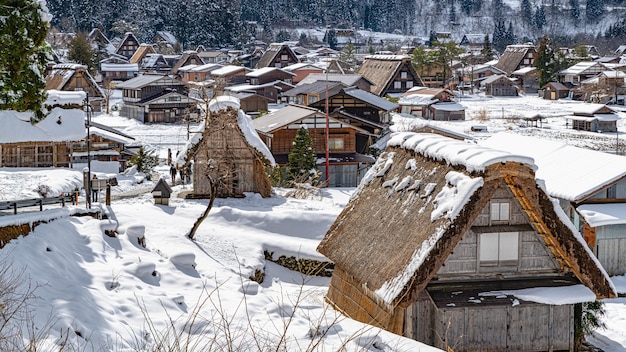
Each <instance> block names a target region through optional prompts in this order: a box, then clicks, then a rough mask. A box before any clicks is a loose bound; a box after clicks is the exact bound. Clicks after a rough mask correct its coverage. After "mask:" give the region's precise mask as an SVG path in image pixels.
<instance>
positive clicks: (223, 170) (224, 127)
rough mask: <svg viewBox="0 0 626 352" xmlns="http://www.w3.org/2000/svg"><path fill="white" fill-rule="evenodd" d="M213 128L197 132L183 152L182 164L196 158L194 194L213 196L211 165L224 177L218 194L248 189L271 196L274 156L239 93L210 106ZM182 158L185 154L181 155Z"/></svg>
mask: <svg viewBox="0 0 626 352" xmlns="http://www.w3.org/2000/svg"><path fill="white" fill-rule="evenodd" d="M209 109H210V110H211V114H210V115H209V121H207V125H206V126H207V127H206V128H210V130H208V131H205V132H204V133H202V134H200V133H199V134H196V137H195V138H196V139H195V140H192V142H191V143H190V145H192V148H190V149H189V150H188V151H186V152H184V153H181V155H184V157H183V158H182V159H183V160H179V162H178V164H179V165H188V164H189V162H190V161H191V160H193V177H192V178H193V193H192V195H191V197H194V198H198V197H207V198H209V197H210V196H211V185H210V183H209V180H208V178H207V176H206V175H207V168H209V167H210V168H213V169H214V170H216V171H215V174H214V175H213V176H214V177H220V178H222V180H221V182H220V184H219V186H218V189H217V197H221V198H225V197H243V196H245V195H244V193H246V192H255V193H259V194H260V195H261V196H263V197H269V196H270V193H271V190H272V185H271V182H270V179H269V176H268V175H267V172H266V170H267V168H269V167H271V166H273V165H274V159H273V157H272V154H271V153H270V152H269V150H268V149H267V148H266V147H265V144H263V142H262V141H261V140H260V139H259V136H258V135H257V134H256V133H255V132H254V128H253V127H252V125H251V124H252V120H251V119H250V117H249V116H247V115H246V114H244V113H243V112H242V111H241V110H240V109H239V100H238V99H237V98H235V97H229V96H219V97H217V98H216V100H215V101H212V102H211V105H210V106H209ZM179 159H181V158H179Z"/></svg>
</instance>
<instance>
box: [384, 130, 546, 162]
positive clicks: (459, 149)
mask: <svg viewBox="0 0 626 352" xmlns="http://www.w3.org/2000/svg"><path fill="white" fill-rule="evenodd" d="M387 146H398V147H402V148H405V149H409V150H413V151H415V152H417V153H420V154H422V155H424V156H427V157H430V158H433V159H435V160H445V161H446V162H447V163H448V164H450V165H461V166H464V167H465V168H466V169H467V170H468V171H470V172H473V171H484V170H485V168H486V167H488V166H490V165H493V164H497V163H505V162H518V163H520V164H525V165H528V166H529V167H530V168H532V169H534V170H536V169H537V167H536V166H535V163H534V160H533V159H532V158H531V157H528V156H524V154H517V153H510V152H506V151H503V150H498V149H492V148H487V147H485V146H482V145H478V144H473V143H467V142H463V141H459V140H456V139H451V138H447V137H444V136H440V135H436V134H428V133H411V132H396V133H394V134H393V135H392V137H391V139H389V142H387Z"/></svg>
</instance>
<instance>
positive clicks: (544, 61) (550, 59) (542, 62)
mask: <svg viewBox="0 0 626 352" xmlns="http://www.w3.org/2000/svg"><path fill="white" fill-rule="evenodd" d="M554 62H555V55H554V48H553V45H552V40H550V38H548V36H547V35H544V36H543V38H541V40H540V41H539V46H538V47H537V56H536V57H535V67H536V68H537V71H538V72H539V87H540V88H543V86H545V85H546V84H547V83H549V82H550V81H551V80H552V78H553V76H554V74H555V72H554V70H555V67H554Z"/></svg>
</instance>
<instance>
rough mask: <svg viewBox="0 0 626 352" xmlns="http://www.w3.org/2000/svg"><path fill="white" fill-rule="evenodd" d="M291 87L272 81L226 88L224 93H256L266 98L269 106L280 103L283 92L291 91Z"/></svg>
mask: <svg viewBox="0 0 626 352" xmlns="http://www.w3.org/2000/svg"><path fill="white" fill-rule="evenodd" d="M292 88H293V85H290V84H288V83H285V82H282V81H273V82H268V83H264V84H239V85H233V86H228V87H226V91H229V92H233V93H242V92H247V93H256V94H258V95H260V96H263V97H266V98H267V99H268V100H269V102H270V103H271V104H275V103H278V102H280V100H281V94H282V92H283V91H287V90H289V89H292Z"/></svg>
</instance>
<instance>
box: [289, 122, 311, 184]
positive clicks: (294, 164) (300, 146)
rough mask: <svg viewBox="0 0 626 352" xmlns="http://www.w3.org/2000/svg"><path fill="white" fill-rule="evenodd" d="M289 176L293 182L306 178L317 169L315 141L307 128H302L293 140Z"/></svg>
mask: <svg viewBox="0 0 626 352" xmlns="http://www.w3.org/2000/svg"><path fill="white" fill-rule="evenodd" d="M288 158H289V161H288V162H287V167H288V168H289V176H290V177H291V179H292V180H294V179H301V178H303V177H304V178H306V177H307V175H310V174H311V170H315V169H316V168H317V164H316V159H317V157H316V155H315V149H313V140H312V139H311V136H310V135H309V131H308V130H307V129H306V128H303V127H301V128H300V129H299V130H298V132H297V133H296V138H295V139H294V140H293V149H292V150H291V152H290V153H289V156H288Z"/></svg>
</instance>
